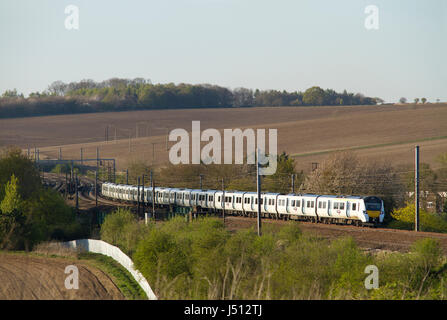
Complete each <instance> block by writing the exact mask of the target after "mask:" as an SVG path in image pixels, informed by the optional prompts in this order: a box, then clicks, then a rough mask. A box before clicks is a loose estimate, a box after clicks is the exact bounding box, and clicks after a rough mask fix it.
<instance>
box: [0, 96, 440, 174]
mask: <svg viewBox="0 0 447 320" xmlns="http://www.w3.org/2000/svg"><path fill="white" fill-rule="evenodd" d="M446 119H447V104H428V105H394V106H392V105H386V106H342V107H334V106H327V107H263V108H226V109H179V110H147V111H130V112H111V113H94V114H80V115H61V116H47V117H34V118H18V119H0V146H5V145H12V144H14V145H18V146H20V147H22V148H23V149H24V150H26V149H27V148H28V147H30V148H31V152H32V151H33V148H34V147H35V146H37V147H39V149H40V158H41V159H45V158H57V156H58V152H59V147H62V157H63V158H64V159H72V158H75V159H79V158H80V148H83V157H84V159H85V158H95V157H96V147H98V146H99V147H100V156H101V157H103V158H116V159H117V167H118V169H124V168H126V167H127V166H128V163H129V161H133V160H144V161H146V162H147V163H148V164H151V163H154V164H155V165H163V164H165V163H167V161H168V152H167V151H166V133H167V132H168V131H169V130H172V129H175V128H183V129H186V130H187V131H191V121H193V120H200V121H201V130H202V131H203V130H204V129H206V128H216V129H218V130H223V129H226V128H242V129H244V128H253V129H257V128H266V129H269V128H272V129H277V130H278V151H279V152H281V151H286V152H287V153H288V154H290V155H292V156H293V157H295V160H296V163H297V169H302V170H304V171H309V170H310V169H311V163H312V162H320V163H321V162H322V161H323V160H324V159H325V158H326V157H327V156H328V155H329V154H330V152H332V151H335V150H340V149H342V150H346V149H351V150H354V151H356V152H357V154H358V155H359V156H360V157H361V158H363V157H364V158H367V159H370V160H373V161H374V160H381V161H382V160H384V161H388V162H391V163H392V164H395V165H400V164H412V163H413V161H414V160H413V152H414V150H413V149H414V145H416V144H418V145H420V146H421V161H422V162H427V163H430V164H432V166H433V167H434V168H435V169H436V167H438V166H439V165H438V164H437V163H436V161H435V158H436V156H437V155H439V154H440V153H442V152H446V151H447V125H446ZM106 126H109V130H108V140H109V141H108V142H106V141H105V138H106V130H105V128H106ZM137 128H138V130H137ZM115 129H116V135H115ZM221 132H222V131H221ZM129 135H130V136H131V139H129ZM115 136H116V141H115ZM137 136H138V138H137ZM222 140H223V133H222ZM173 144H174V142H170V143H169V145H170V146H172V145H173ZM203 144H204V143H202V145H203ZM153 148H154V150H155V153H154V154H153V153H152V150H153Z"/></svg>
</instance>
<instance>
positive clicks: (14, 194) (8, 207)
mask: <svg viewBox="0 0 447 320" xmlns="http://www.w3.org/2000/svg"><path fill="white" fill-rule="evenodd" d="M21 203H22V200H21V197H20V194H19V191H18V180H17V178H16V177H15V175H14V174H13V175H12V176H11V180H10V181H9V182H8V183H7V184H6V187H5V197H4V198H3V200H2V202H1V203H0V211H1V212H2V213H4V214H5V213H7V214H9V213H12V212H14V211H20V207H21Z"/></svg>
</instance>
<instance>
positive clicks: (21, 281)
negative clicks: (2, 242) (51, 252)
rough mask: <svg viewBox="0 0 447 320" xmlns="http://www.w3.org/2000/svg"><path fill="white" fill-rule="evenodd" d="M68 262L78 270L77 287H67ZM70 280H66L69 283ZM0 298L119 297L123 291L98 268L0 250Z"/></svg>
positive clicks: (101, 298)
mask: <svg viewBox="0 0 447 320" xmlns="http://www.w3.org/2000/svg"><path fill="white" fill-rule="evenodd" d="M68 265H75V266H76V267H78V270H79V278H78V279H79V288H78V289H67V288H66V287H65V281H66V278H67V277H69V276H70V275H72V271H70V272H68V273H65V268H66V267H67V266H68ZM71 281H72V280H71V279H69V280H68V283H69V284H70V283H71ZM0 283H1V285H0V299H2V300H4V299H6V300H34V299H38V300H67V299H68V300H96V299H98V300H110V299H112V300H121V299H124V296H123V294H122V293H121V292H120V290H119V289H118V287H117V286H116V285H115V283H114V282H113V281H112V279H111V278H110V277H109V276H108V275H107V274H105V273H104V272H102V271H101V270H99V269H97V268H95V267H92V266H89V265H87V264H84V263H82V262H79V260H72V261H71V260H69V259H63V258H46V257H39V256H31V255H25V254H8V253H3V252H0Z"/></svg>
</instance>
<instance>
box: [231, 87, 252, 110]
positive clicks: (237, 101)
mask: <svg viewBox="0 0 447 320" xmlns="http://www.w3.org/2000/svg"><path fill="white" fill-rule="evenodd" d="M233 97H234V102H233V106H235V107H247V106H252V105H253V103H254V99H253V90H249V89H246V88H236V89H234V90H233Z"/></svg>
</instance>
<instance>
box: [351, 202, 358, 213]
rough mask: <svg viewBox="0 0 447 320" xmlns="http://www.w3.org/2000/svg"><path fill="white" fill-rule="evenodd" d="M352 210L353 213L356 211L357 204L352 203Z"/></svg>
mask: <svg viewBox="0 0 447 320" xmlns="http://www.w3.org/2000/svg"><path fill="white" fill-rule="evenodd" d="M352 210H353V211H356V210H357V203H353V204H352Z"/></svg>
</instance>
